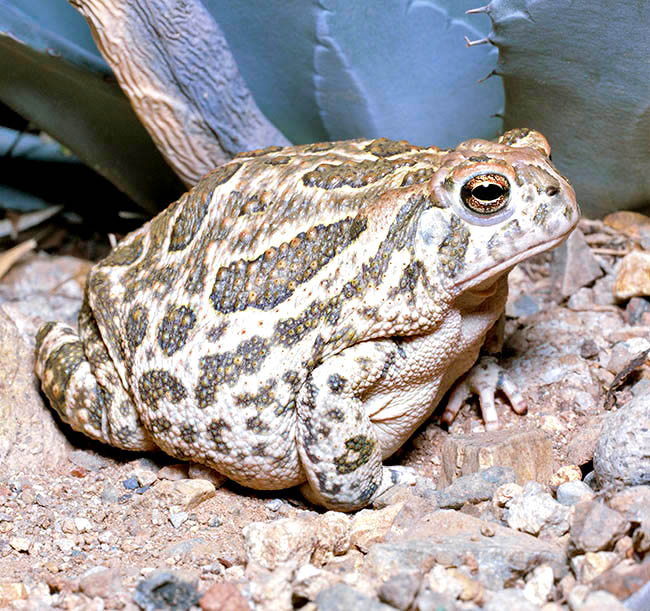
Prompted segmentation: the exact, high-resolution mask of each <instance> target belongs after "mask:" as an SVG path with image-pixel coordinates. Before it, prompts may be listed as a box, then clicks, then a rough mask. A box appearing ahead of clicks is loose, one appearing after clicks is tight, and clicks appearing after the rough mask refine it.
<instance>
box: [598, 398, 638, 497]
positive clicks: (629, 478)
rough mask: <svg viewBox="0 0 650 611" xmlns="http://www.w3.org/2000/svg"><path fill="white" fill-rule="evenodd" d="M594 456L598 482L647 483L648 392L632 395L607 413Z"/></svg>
mask: <svg viewBox="0 0 650 611" xmlns="http://www.w3.org/2000/svg"><path fill="white" fill-rule="evenodd" d="M593 460H594V473H595V474H596V479H597V481H598V482H599V483H600V484H601V485H606V484H610V485H614V486H618V487H622V486H638V485H641V484H648V483H650V395H638V396H635V397H634V398H632V399H631V400H630V401H628V402H627V403H626V404H625V405H623V406H622V407H620V408H619V409H618V410H617V411H615V412H612V413H609V414H607V415H606V420H605V423H604V425H603V429H602V432H601V435H600V438H599V439H598V443H597V444H596V448H595V449H594V458H593Z"/></svg>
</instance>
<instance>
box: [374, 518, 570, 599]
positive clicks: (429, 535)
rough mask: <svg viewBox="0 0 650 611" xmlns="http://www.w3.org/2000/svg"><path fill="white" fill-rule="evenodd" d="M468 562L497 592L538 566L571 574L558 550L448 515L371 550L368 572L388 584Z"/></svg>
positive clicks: (496, 527) (524, 536) (489, 525)
mask: <svg viewBox="0 0 650 611" xmlns="http://www.w3.org/2000/svg"><path fill="white" fill-rule="evenodd" d="M468 556H471V557H473V558H475V559H476V562H477V566H478V572H477V575H476V579H477V580H478V581H479V582H480V583H482V584H483V585H485V586H486V587H487V588H489V589H492V590H498V589H501V588H502V587H503V584H504V582H510V581H512V580H513V579H516V577H517V576H519V575H521V574H523V573H527V572H529V571H530V570H532V569H533V568H534V567H535V566H537V565H539V564H544V563H546V564H550V565H551V566H552V567H553V571H554V573H555V575H556V576H558V577H561V576H562V575H563V574H564V573H565V572H566V566H565V554H564V551H563V550H562V548H561V547H560V546H559V545H555V544H553V543H551V542H548V541H542V540H539V539H537V538H535V537H532V536H530V535H527V534H524V533H520V532H517V531H515V530H512V529H509V528H505V527H503V526H499V525H498V524H492V523H488V522H485V521H483V520H479V519H478V518H474V517H472V516H469V515H466V514H464V513H461V512H458V511H452V510H445V509H442V510H439V511H435V512H432V513H429V514H426V515H424V516H423V517H422V519H421V520H420V521H418V522H417V523H414V524H413V526H412V528H411V530H410V531H407V532H405V533H404V534H403V535H402V537H401V538H400V539H398V538H396V537H395V538H392V539H391V541H390V542H387V543H378V544H376V545H374V546H372V547H371V548H370V550H369V552H368V555H367V556H366V558H365V562H364V569H365V570H367V571H368V573H369V574H371V575H374V576H375V578H377V579H379V580H381V581H384V580H386V579H388V578H389V577H391V576H392V575H395V574H396V573H399V572H400V571H421V570H426V569H427V568H428V567H430V566H432V564H434V563H439V564H443V565H445V566H452V565H453V566H460V565H462V564H463V563H464V562H465V560H466V559H467V557H468Z"/></svg>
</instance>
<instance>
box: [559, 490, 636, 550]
mask: <svg viewBox="0 0 650 611" xmlns="http://www.w3.org/2000/svg"><path fill="white" fill-rule="evenodd" d="M628 527H629V522H628V521H627V520H626V519H625V516H623V515H622V514H620V513H619V512H618V511H614V510H613V509H610V508H609V507H607V505H605V504H604V503H601V502H599V501H582V502H580V503H578V504H577V505H576V506H575V515H574V517H573V524H572V525H571V539H570V544H571V548H572V550H573V551H574V552H576V553H583V552H599V551H601V550H608V549H611V548H612V547H614V544H615V543H616V542H617V541H618V540H619V539H620V538H621V537H622V536H623V535H625V533H626V532H627V530H628Z"/></svg>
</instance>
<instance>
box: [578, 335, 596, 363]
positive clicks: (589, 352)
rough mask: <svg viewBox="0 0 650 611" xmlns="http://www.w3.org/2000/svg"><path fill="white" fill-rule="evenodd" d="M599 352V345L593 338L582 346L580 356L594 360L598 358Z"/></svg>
mask: <svg viewBox="0 0 650 611" xmlns="http://www.w3.org/2000/svg"><path fill="white" fill-rule="evenodd" d="M599 352H600V351H599V349H598V344H596V342H595V341H594V340H593V339H591V338H588V339H586V340H585V341H584V342H582V344H581V345H580V356H581V357H582V358H583V359H594V358H596V357H597V356H598V353H599Z"/></svg>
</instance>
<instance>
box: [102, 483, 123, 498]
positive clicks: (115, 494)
mask: <svg viewBox="0 0 650 611" xmlns="http://www.w3.org/2000/svg"><path fill="white" fill-rule="evenodd" d="M100 498H101V500H102V501H103V502H104V503H117V500H118V499H119V498H120V491H119V490H118V489H117V487H116V486H114V485H113V484H111V483H110V482H106V484H104V487H103V488H102V493H101V496H100Z"/></svg>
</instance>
